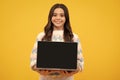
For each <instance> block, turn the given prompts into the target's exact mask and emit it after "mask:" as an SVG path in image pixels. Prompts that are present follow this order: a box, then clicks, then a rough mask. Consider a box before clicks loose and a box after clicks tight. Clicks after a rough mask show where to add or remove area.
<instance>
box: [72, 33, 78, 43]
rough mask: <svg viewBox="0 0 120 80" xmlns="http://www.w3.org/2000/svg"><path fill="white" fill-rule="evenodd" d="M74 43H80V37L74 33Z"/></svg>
mask: <svg viewBox="0 0 120 80" xmlns="http://www.w3.org/2000/svg"><path fill="white" fill-rule="evenodd" d="M73 41H74V42H79V36H78V34H76V33H73Z"/></svg>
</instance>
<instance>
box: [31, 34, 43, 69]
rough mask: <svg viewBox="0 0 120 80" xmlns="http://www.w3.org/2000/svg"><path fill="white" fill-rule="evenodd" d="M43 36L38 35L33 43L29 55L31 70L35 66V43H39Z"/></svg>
mask: <svg viewBox="0 0 120 80" xmlns="http://www.w3.org/2000/svg"><path fill="white" fill-rule="evenodd" d="M43 36H44V34H43V33H40V34H39V35H38V36H37V38H36V41H35V43H34V46H33V49H32V52H31V55H30V67H31V68H32V67H33V66H34V65H36V61H37V42H38V41H41V39H42V37H43Z"/></svg>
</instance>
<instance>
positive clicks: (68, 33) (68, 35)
mask: <svg viewBox="0 0 120 80" xmlns="http://www.w3.org/2000/svg"><path fill="white" fill-rule="evenodd" d="M56 8H62V9H63V11H64V14H65V18H66V21H65V24H64V41H65V42H73V40H72V39H73V33H72V29H71V25H70V20H69V12H68V8H67V7H66V6H65V5H64V4H55V5H53V6H52V8H51V9H50V12H49V15H48V23H47V24H46V26H45V27H44V32H45V36H44V37H43V38H42V41H51V37H52V32H53V27H54V25H53V23H52V21H51V19H52V16H53V13H54V10H55V9H56Z"/></svg>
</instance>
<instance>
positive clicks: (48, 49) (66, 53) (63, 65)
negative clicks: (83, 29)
mask: <svg viewBox="0 0 120 80" xmlns="http://www.w3.org/2000/svg"><path fill="white" fill-rule="evenodd" d="M36 66H37V68H38V69H40V70H67V71H74V70H76V69H77V43H76V42H72V43H70V42H45V41H38V47H37V65H36Z"/></svg>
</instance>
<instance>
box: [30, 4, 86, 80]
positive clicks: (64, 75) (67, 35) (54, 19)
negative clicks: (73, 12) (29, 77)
mask: <svg viewBox="0 0 120 80" xmlns="http://www.w3.org/2000/svg"><path fill="white" fill-rule="evenodd" d="M37 41H53V42H54V41H58V42H78V58H77V70H76V71H64V70H38V69H37V68H36V55H37ZM83 63H84V61H83V56H82V50H81V44H80V41H79V38H78V36H77V34H75V33H73V32H72V29H71V25H70V20H69V13H68V9H67V7H66V6H65V5H64V4H55V5H53V6H52V8H51V9H50V12H49V16H48V23H47V25H46V26H45V28H44V32H41V33H39V34H38V36H37V40H36V42H35V44H34V47H33V50H32V53H31V65H30V66H31V68H32V70H34V71H36V72H38V73H39V74H40V75H41V77H40V80H73V75H74V74H76V73H77V72H79V71H82V70H83ZM71 65H72V64H71ZM54 73H58V74H54Z"/></svg>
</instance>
